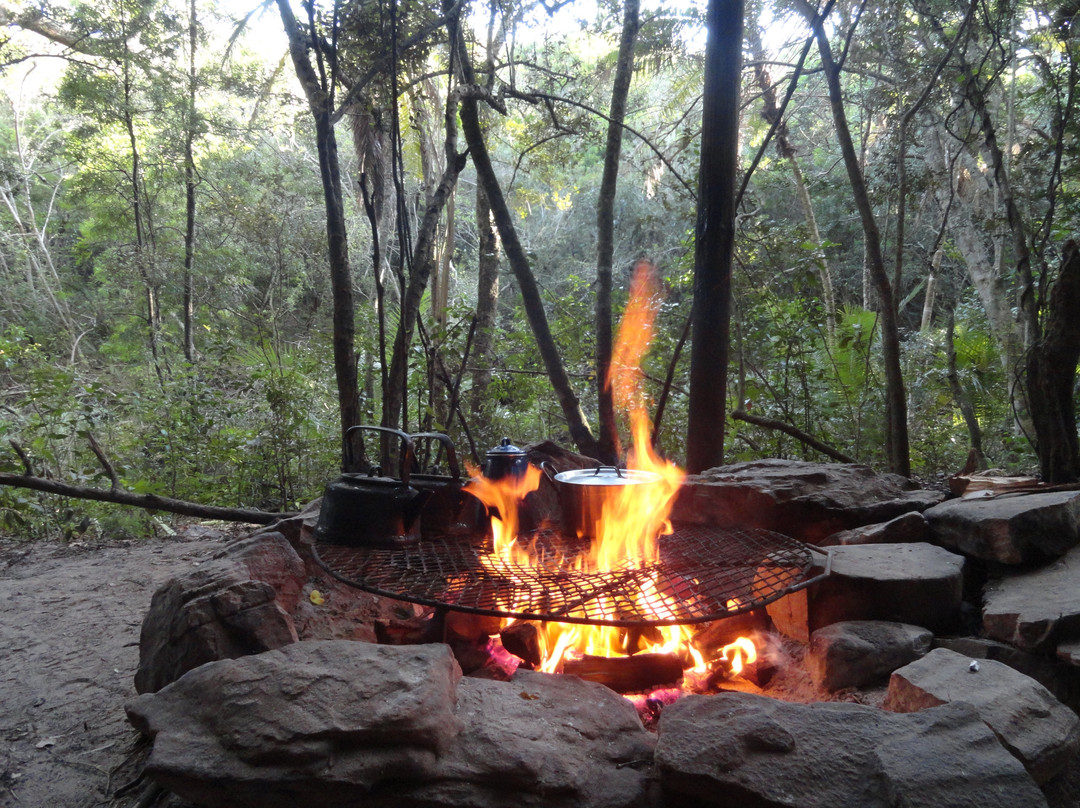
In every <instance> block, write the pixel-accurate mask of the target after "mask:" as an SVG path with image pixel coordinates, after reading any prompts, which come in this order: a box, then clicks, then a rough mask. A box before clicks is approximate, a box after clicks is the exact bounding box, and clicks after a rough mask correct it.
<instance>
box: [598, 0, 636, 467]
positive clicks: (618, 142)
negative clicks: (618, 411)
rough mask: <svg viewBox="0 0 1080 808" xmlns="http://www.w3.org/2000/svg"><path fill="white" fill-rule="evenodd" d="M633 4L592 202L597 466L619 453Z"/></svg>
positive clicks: (626, 14)
mask: <svg viewBox="0 0 1080 808" xmlns="http://www.w3.org/2000/svg"><path fill="white" fill-rule="evenodd" d="M638 6H639V4H638V0H625V6H624V8H623V29H622V38H621V40H620V42H619V56H618V59H617V61H616V62H615V80H614V81H613V82H612V86H611V108H610V109H609V110H608V131H607V147H606V149H605V150H604V173H603V176H602V177H601V179H600V193H599V196H598V198H597V201H596V232H597V239H596V241H597V244H596V395H597V401H598V403H599V410H600V414H599V432H600V434H599V436H598V438H597V444H598V450H599V452H600V460H601V461H602V462H604V463H615V462H616V460H617V459H618V453H619V431H618V427H617V426H616V423H615V407H614V401H613V397H612V389H611V351H612V337H611V333H612V322H611V321H612V317H611V287H612V280H611V273H612V264H613V258H614V253H615V192H616V190H617V189H618V180H619V161H620V160H621V159H622V136H623V121H624V120H625V119H626V99H627V96H628V95H629V94H630V81H631V79H632V78H633V75H634V43H635V42H636V40H637V33H638V29H639V28H640V27H641V23H640V22H639V19H638Z"/></svg>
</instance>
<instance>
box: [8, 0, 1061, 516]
mask: <svg viewBox="0 0 1080 808" xmlns="http://www.w3.org/2000/svg"><path fill="white" fill-rule="evenodd" d="M716 2H719V0H716ZM720 5H721V6H722V5H723V4H720ZM736 7H737V8H738V9H739V10H740V11H741V12H742V14H743V25H742V34H741V38H742V48H741V54H738V53H732V52H731V51H729V52H728V55H729V56H734V57H738V61H737V62H736V68H737V69H740V70H741V81H740V82H737V84H738V86H732V83H731V82H728V83H727V84H724V85H723V86H722V88H721V89H725V90H727V91H730V92H729V96H730V98H731V101H730V102H729V104H730V105H732V109H731V115H733V116H737V117H736V118H733V119H732V126H733V127H734V126H737V128H733V129H732V130H731V131H732V132H733V133H734V134H735V138H736V142H733V143H732V148H731V153H732V155H733V156H734V160H735V163H734V171H735V177H734V197H733V203H734V208H733V216H732V218H733V223H732V226H733V249H732V255H731V263H732V268H731V274H730V287H731V291H730V325H729V326H727V327H723V324H721V323H716V324H715V325H716V328H715V329H714V330H715V331H717V332H719V331H721V330H722V331H723V332H724V335H726V336H727V338H728V340H729V342H728V344H727V346H726V347H725V351H726V357H727V360H726V361H727V367H726V368H724V367H723V366H722V365H719V366H717V367H716V368H715V370H712V371H709V369H708V368H707V369H706V374H707V373H708V372H712V373H713V375H714V376H715V375H717V374H719V376H720V380H721V381H722V383H723V384H722V386H721V390H722V391H723V406H722V407H721V406H713V409H714V410H719V411H716V412H715V413H714V415H708V417H710V418H713V417H715V419H716V420H718V421H719V422H721V424H725V419H726V425H725V426H724V427H723V430H722V432H721V435H722V438H723V443H722V446H721V452H722V456H723V459H724V461H726V462H736V461H740V460H749V459H755V458H760V457H781V458H805V459H824V458H826V457H834V458H835V457H838V456H839V457H847V458H851V459H854V460H857V461H858V462H863V463H867V464H869V465H871V466H873V467H875V468H877V469H879V470H882V471H890V470H891V471H899V472H900V473H904V474H911V475H913V476H915V477H916V478H918V479H921V480H925V481H934V480H939V479H941V478H942V477H944V476H945V475H947V474H951V473H954V472H956V471H958V470H959V469H960V468H961V467H963V466H964V465H965V463H966V462H967V461H968V460H969V458H971V459H972V462H973V463H974V465H975V466H976V467H980V468H988V467H996V468H1001V469H1004V470H1006V471H1008V472H1015V473H1031V472H1036V471H1041V473H1042V474H1043V476H1044V477H1045V478H1047V479H1054V480H1057V481H1060V480H1070V479H1071V480H1075V479H1076V476H1077V474H1078V473H1080V468H1078V467H1077V463H1078V462H1080V461H1078V459H1077V456H1076V455H1077V454H1078V453H1080V452H1078V450H1077V449H1076V448H1075V441H1076V435H1075V433H1076V429H1075V420H1073V421H1071V422H1069V420H1068V419H1070V418H1073V407H1074V393H1073V381H1074V373H1075V369H1076V363H1077V356H1076V351H1077V350H1080V349H1074V343H1076V345H1078V346H1080V340H1077V338H1076V336H1075V335H1074V334H1072V329H1071V328H1070V326H1071V325H1072V323H1071V322H1070V319H1071V320H1077V325H1076V327H1077V328H1080V318H1076V317H1075V311H1076V309H1075V306H1073V302H1072V301H1073V300H1074V299H1073V298H1070V297H1069V296H1068V295H1069V294H1070V293H1069V289H1070V288H1071V287H1070V283H1069V279H1070V278H1071V277H1072V274H1071V273H1073V272H1078V273H1080V258H1078V257H1077V256H1076V249H1075V245H1074V244H1072V243H1071V238H1072V237H1073V236H1074V233H1075V231H1076V217H1077V207H1078V205H1080V190H1078V189H1080V184H1078V180H1080V176H1078V174H1080V161H1078V160H1077V157H1076V155H1077V154H1078V152H1077V150H1076V148H1075V144H1076V142H1077V140H1076V138H1077V121H1076V120H1075V111H1076V104H1077V101H1076V97H1075V96H1076V89H1077V78H1078V75H1077V59H1076V58H1074V57H1076V56H1077V55H1078V52H1080V51H1078V48H1080V39H1078V38H1077V36H1076V32H1075V31H1074V19H1075V17H1076V14H1077V13H1078V11H1080V8H1073V7H1070V6H1062V7H1059V8H1046V7H1045V6H1044V5H1043V4H1035V3H1028V2H994V3H990V2H984V1H983V0H973V2H971V3H970V4H968V3H960V4H957V3H952V2H949V3H943V2H937V0H895V2H873V1H872V0H864V2H852V1H851V0H836V1H834V0H829V2H827V3H825V4H824V5H822V6H820V7H818V6H816V5H813V4H812V3H810V2H807V0H746V2H745V4H744V3H743V2H741V0H739V2H731V0H728V5H727V8H729V9H730V8H736ZM706 11H707V8H706V3H705V0H700V2H679V3H663V2H649V3H641V4H639V1H638V0H625V1H624V2H622V3H615V2H608V1H607V0H600V1H599V2H593V0H588V1H586V0H571V2H559V1H558V0H539V2H530V1H529V0H526V2H517V1H516V0H513V1H512V2H502V3H489V4H483V3H466V2H464V0H458V2H453V1H452V0H443V1H442V2H434V0H431V1H430V2H428V0H359V1H358V2H338V3H334V2H330V0H305V1H304V2H295V3H290V2H289V0H276V2H275V0H267V2H264V3H262V4H261V5H258V4H256V3H255V2H252V3H250V4H249V5H245V4H244V3H243V2H242V0H231V2H229V3H215V2H204V0H189V2H186V3H181V2H177V0H163V1H162V2H153V1H151V2H146V1H145V0H105V1H104V2H102V3H94V4H91V3H83V2H70V3H64V4H56V5H52V4H40V5H35V4H19V3H17V2H15V1H14V0H0V23H3V24H4V26H5V27H4V29H3V38H2V40H0V65H2V66H3V71H2V74H0V86H2V88H3V96H2V99H0V101H2V103H0V199H2V202H3V204H2V205H0V218H2V223H0V288H2V289H3V290H4V291H3V294H2V295H0V438H2V439H3V444H4V448H5V449H7V448H8V447H10V451H5V452H4V453H0V473H10V474H25V475H33V476H37V477H46V478H50V479H55V480H65V481H68V482H71V483H73V484H77V485H87V486H104V487H106V488H107V487H109V486H112V487H114V488H116V487H120V488H123V489H126V490H129V491H132V492H136V493H148V494H157V495H160V496H168V497H174V498H178V499H182V500H189V501H193V502H203V503H213V504H220V505H227V506H234V507H249V508H260V509H264V510H270V511H285V510H291V509H295V508H297V507H298V506H300V505H302V504H303V503H305V502H306V501H308V500H310V499H312V498H314V497H315V496H318V494H319V493H320V491H321V488H322V486H323V485H324V484H325V483H326V482H327V481H328V480H330V479H331V478H333V477H334V476H336V475H337V474H338V473H340V471H341V469H342V468H343V467H349V466H350V464H356V465H357V466H359V464H361V463H364V462H368V461H373V460H378V459H379V458H380V456H381V455H383V454H384V453H385V452H386V448H385V447H380V446H377V445H371V444H370V443H369V444H368V445H366V446H365V445H361V444H359V443H358V442H357V443H355V445H354V444H353V443H352V442H349V441H345V442H344V443H343V440H344V438H343V432H344V429H345V428H347V427H348V426H349V425H352V424H357V423H364V424H379V425H383V426H386V427H392V428H397V429H403V430H405V431H406V432H410V433H416V432H431V431H438V432H444V433H447V434H449V435H450V436H451V438H452V439H453V441H454V443H455V444H456V445H457V446H458V448H459V451H460V452H461V453H462V454H463V455H464V456H465V457H467V458H469V457H471V459H472V462H473V463H479V462H480V461H481V460H482V457H483V454H484V452H485V451H486V450H487V449H488V448H490V447H492V446H494V445H496V444H497V443H498V442H499V440H500V439H501V438H502V437H503V436H511V437H512V439H513V440H514V442H515V443H517V444H519V445H523V444H526V443H528V442H532V441H539V440H553V441H555V442H557V443H560V444H562V445H564V446H567V447H568V448H576V449H578V450H580V451H583V452H585V453H587V454H591V455H593V456H596V457H602V458H604V459H609V460H616V461H618V460H619V459H620V453H621V447H623V446H625V444H626V442H627V439H628V436H627V424H626V422H625V418H624V414H622V413H619V412H616V411H615V410H614V409H613V408H612V404H611V401H610V396H607V395H606V393H605V390H604V386H603V380H604V378H605V376H606V372H605V370H606V366H607V363H608V362H610V358H611V338H612V333H613V330H614V329H615V328H617V326H618V322H619V317H620V313H621V311H622V310H623V307H624V306H625V305H626V301H627V295H628V289H629V286H630V280H631V271H632V268H633V267H634V266H635V265H640V264H641V263H642V262H646V263H647V264H648V265H650V266H651V267H652V268H653V272H654V274H655V277H656V280H657V281H658V283H657V284H656V286H657V288H658V289H659V291H658V292H657V295H658V297H657V301H656V303H657V305H658V307H659V314H658V319H657V329H656V334H655V337H654V340H653V342H652V344H651V346H650V349H649V352H648V354H647V355H646V357H645V359H644V361H643V363H642V366H641V370H640V373H641V378H642V381H643V385H644V390H645V391H646V393H647V396H648V399H649V403H650V408H651V412H650V414H651V417H652V420H653V423H654V435H653V438H654V441H655V442H656V444H657V446H658V448H659V449H660V450H661V451H662V452H663V453H664V454H666V455H667V456H669V457H670V458H672V459H673V460H675V461H676V462H678V463H680V464H684V463H686V461H687V456H688V447H689V446H691V445H692V444H693V442H694V440H695V430H694V429H689V428H688V425H689V424H690V422H691V421H692V420H693V418H692V416H691V398H692V396H693V395H696V393H695V388H694V387H693V385H692V383H691V381H692V380H691V353H692V349H694V345H693V343H694V341H695V340H696V341H697V342H698V346H697V347H699V348H700V347H702V343H703V341H704V340H711V339H712V338H713V337H712V335H711V331H710V328H711V327H712V325H713V324H712V323H711V322H705V323H704V324H702V323H698V324H697V326H695V327H694V328H693V329H691V327H690V326H691V322H692V317H691V313H692V312H691V308H692V305H693V302H694V297H695V263H696V260H695V249H696V248H697V247H698V246H699V243H700V240H701V238H702V236H701V233H702V231H701V229H700V222H699V221H698V219H697V217H698V212H699V206H700V205H702V204H703V199H702V198H703V197H704V196H705V194H706V190H707V187H708V182H709V176H708V174H707V171H706V170H705V169H703V168H702V166H705V165H708V164H709V158H710V157H712V156H714V152H713V151H711V148H712V147H707V148H706V152H705V154H703V153H702V143H703V142H709V141H703V131H702V130H703V127H704V128H705V130H706V134H707V132H708V127H709V125H708V124H707V123H706V121H705V120H703V109H707V108H708V104H707V103H706V96H705V88H706V87H707V86H708V82H707V81H706V79H705V72H706V70H707V60H706V42H707V37H706V34H705V30H706ZM725 19H726V18H725ZM736 33H738V32H737V31H736ZM710 170H711V169H710ZM1074 259H1075V260H1074ZM698 261H700V259H698ZM698 272H699V273H700V267H698ZM699 293H700V292H699ZM1055 294H1056V295H1057V299H1058V302H1057V303H1055V302H1054V301H1055ZM725 298H726V293H725ZM720 337H721V335H720V334H719V333H717V334H716V338H717V339H719V338H720ZM700 372H701V371H700V370H699V373H700ZM695 383H697V384H700V377H699V379H698V380H695ZM710 406H712V405H710ZM732 414H733V415H734V417H731V416H732ZM699 417H700V416H699ZM1047 424H1051V425H1052V426H1051V428H1050V430H1049V431H1047V426H1046V425H1047ZM777 427H782V428H777ZM807 438H812V439H813V440H812V441H808V440H807ZM1070 439H1071V441H1072V442H1073V444H1072V445H1070V444H1069V443H1068V440H1070ZM1040 446H1041V447H1042V451H1041V452H1040V451H1039V447H1040ZM1058 446H1062V447H1064V448H1062V449H1060V450H1058V449H1056V448H1055V449H1054V451H1051V448H1050V447H1058ZM103 458H104V460H103ZM421 459H422V461H423V462H424V463H425V464H430V463H437V462H438V461H439V457H438V453H437V447H431V448H430V450H428V449H425V451H424V452H422V454H421ZM151 518H152V517H150V516H148V515H146V514H144V513H141V512H135V513H133V512H130V511H122V510H118V509H115V508H112V507H110V506H105V505H99V504H92V503H87V502H81V501H77V500H74V499H67V498H58V497H55V496H51V495H40V494H37V493H34V492H30V491H27V490H24V489H21V488H18V487H7V486H2V485H0V531H4V532H9V533H12V534H17V535H21V536H34V535H41V534H45V533H55V532H62V533H66V534H67V535H73V534H75V533H79V532H81V531H86V530H88V529H94V530H103V531H114V532H116V531H119V532H123V531H129V532H132V533H142V532H145V530H146V527H147V525H146V520H148V519H151Z"/></svg>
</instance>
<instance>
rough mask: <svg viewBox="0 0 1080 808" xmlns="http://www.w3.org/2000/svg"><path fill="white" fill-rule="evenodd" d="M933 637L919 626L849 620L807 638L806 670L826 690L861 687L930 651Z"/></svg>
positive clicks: (827, 627) (819, 630)
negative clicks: (808, 641) (808, 645)
mask: <svg viewBox="0 0 1080 808" xmlns="http://www.w3.org/2000/svg"><path fill="white" fill-rule="evenodd" d="M933 638H934V635H933V634H931V633H930V632H929V631H927V630H926V629H924V628H920V627H919V626H909V625H907V624H905V623H887V622H884V621H881V620H848V621H845V622H842V623H833V624H832V625H831V626H825V628H819V629H818V630H817V631H815V632H814V633H813V634H812V635H811V636H810V649H809V651H808V652H807V654H806V667H807V669H808V670H809V671H810V675H811V677H813V679H814V681H815V682H816V683H817V684H818V685H821V686H822V687H824V688H826V689H827V690H839V689H841V688H844V687H860V686H861V685H867V684H871V683H873V682H875V681H878V680H880V679H884V678H886V677H887V676H888V675H889V674H890V673H892V672H893V671H894V670H896V669H897V668H899V667H901V666H903V665H907V664H908V663H909V662H914V661H915V660H916V659H918V658H919V657H922V656H924V655H925V654H926V653H927V652H928V651H929V650H930V643H931V641H932V640H933Z"/></svg>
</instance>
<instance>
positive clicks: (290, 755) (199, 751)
mask: <svg viewBox="0 0 1080 808" xmlns="http://www.w3.org/2000/svg"><path fill="white" fill-rule="evenodd" d="M127 709H128V715H129V718H130V720H131V722H132V723H133V724H134V725H135V727H136V728H137V729H139V730H140V731H141V732H142V733H144V734H145V735H147V736H148V737H150V738H151V739H152V740H153V748H152V751H151V754H150V758H149V760H148V762H147V766H146V771H147V773H148V774H149V775H150V776H151V777H153V778H154V779H155V780H157V781H158V782H160V783H161V784H162V785H164V786H165V787H166V788H168V789H170V790H171V791H173V792H175V793H177V794H178V795H180V796H182V797H183V798H185V799H187V800H191V801H192V802H196V803H198V804H200V805H203V806H206V807H207V808H294V807H295V806H297V805H313V806H319V808H346V807H347V806H348V807H352V806H358V805H363V806H378V807H380V808H391V806H392V807H393V808H420V806H423V807H424V808H442V806H445V807H446V808H451V806H454V808H457V807H458V806H463V807H465V808H467V807H468V806H477V807H478V808H479V807H480V806H501V805H515V806H525V807H526V808H529V807H530V806H535V808H543V807H545V806H554V807H555V808H561V807H565V808H579V807H580V808H630V806H642V805H645V804H646V803H647V795H648V792H649V782H650V781H649V779H648V777H647V776H646V773H645V772H642V771H639V768H640V767H641V766H642V765H643V763H642V762H643V761H644V765H645V767H646V768H648V767H649V766H651V761H652V751H653V744H654V740H653V737H652V736H651V735H649V734H648V733H646V732H645V730H644V728H643V727H642V725H641V721H640V720H639V719H638V716H637V712H636V711H635V709H634V707H633V705H631V704H630V702H628V701H627V700H625V699H623V698H622V697H620V696H618V695H617V694H615V693H613V692H611V691H610V690H608V689H607V688H605V687H603V686H601V685H596V684H590V683H587V682H582V681H581V680H579V679H576V678H574V677H560V676H547V675H543V674H536V673H526V674H524V675H519V676H518V677H515V678H514V679H513V680H512V681H510V682H494V681H484V680H471V679H462V678H461V674H460V669H459V668H458V666H457V663H456V662H455V660H454V658H453V655H452V653H451V652H450V650H449V648H448V647H447V646H446V645H442V644H427V645H418V646H385V645H374V644H370V643H360V642H352V641H348V640H328V641H320V642H301V643H296V644H294V645H290V646H288V647H287V648H283V649H281V650H279V651H270V652H267V653H264V654H259V655H255V656H248V657H244V658H240V659H235V660H224V661H220V662H214V663H210V664H207V665H204V666H202V667H200V668H197V669H196V670H193V671H191V672H189V673H188V674H186V675H184V676H183V677H181V678H180V679H178V680H177V681H176V682H174V683H173V684H171V685H169V686H167V687H165V688H162V689H161V690H160V691H158V692H157V693H154V694H146V695H142V696H139V697H137V698H136V699H134V700H133V701H132V702H130V703H129V704H128V706H127Z"/></svg>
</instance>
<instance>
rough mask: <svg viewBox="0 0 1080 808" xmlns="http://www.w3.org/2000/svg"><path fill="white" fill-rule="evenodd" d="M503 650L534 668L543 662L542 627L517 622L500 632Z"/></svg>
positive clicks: (523, 621) (525, 622) (520, 621)
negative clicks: (541, 647) (541, 646)
mask: <svg viewBox="0 0 1080 808" xmlns="http://www.w3.org/2000/svg"><path fill="white" fill-rule="evenodd" d="M499 637H500V639H501V640H502V644H503V648H505V649H506V650H507V651H509V652H510V653H511V654H513V655H514V656H516V657H518V658H519V659H521V660H523V661H524V662H525V664H527V665H530V666H532V667H533V668H539V667H540V663H541V662H543V654H542V652H541V650H540V627H539V626H537V625H536V623H529V622H527V621H525V620H515V621H514V622H513V623H511V624H510V625H508V626H507V627H506V628H504V629H503V630H502V631H501V632H499Z"/></svg>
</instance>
